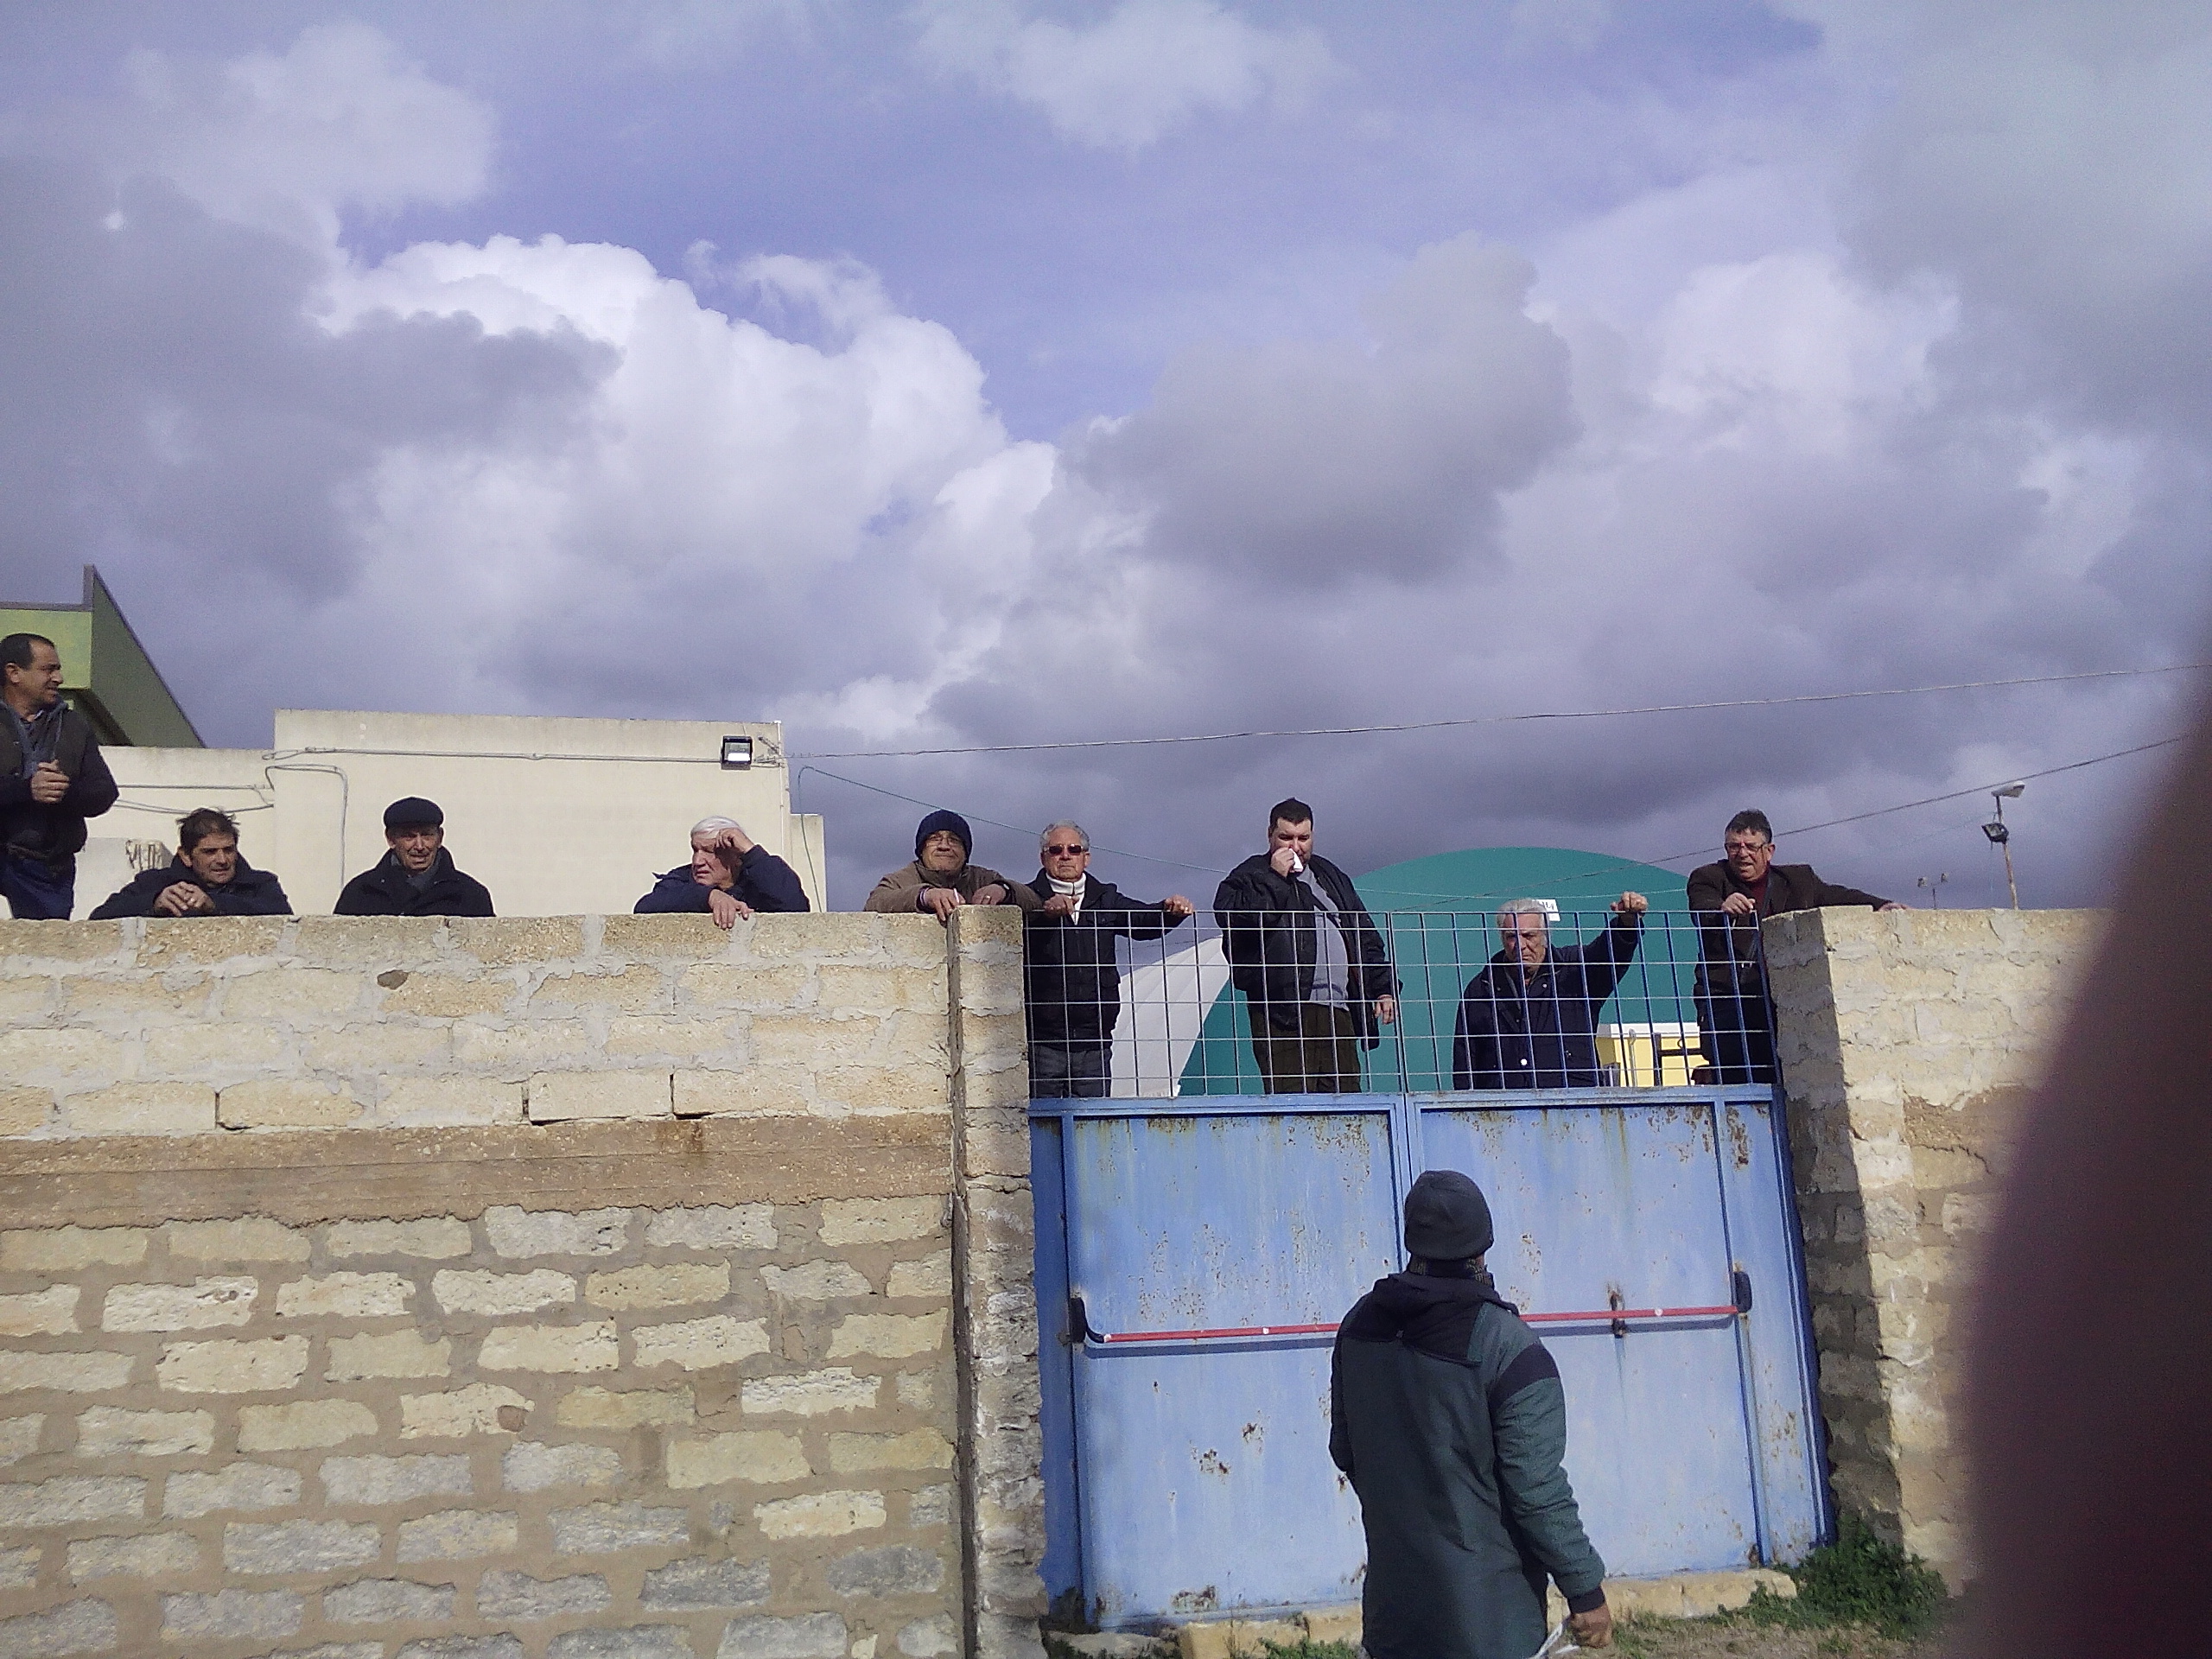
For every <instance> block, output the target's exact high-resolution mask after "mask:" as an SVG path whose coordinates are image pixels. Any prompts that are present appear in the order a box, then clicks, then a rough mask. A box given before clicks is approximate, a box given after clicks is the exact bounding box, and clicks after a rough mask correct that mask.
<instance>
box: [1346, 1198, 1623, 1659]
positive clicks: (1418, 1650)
mask: <svg viewBox="0 0 2212 1659" xmlns="http://www.w3.org/2000/svg"><path fill="white" fill-rule="evenodd" d="M1405 1236H1406V1254H1407V1255H1408V1257H1410V1258H1411V1260H1409V1261H1408V1263H1407V1268H1406V1271H1405V1272H1403V1273H1395V1274H1391V1275H1390V1276H1389V1278H1387V1279H1381V1280H1377V1281H1376V1284H1375V1287H1374V1289H1372V1290H1370V1291H1369V1292H1368V1293H1367V1294H1366V1295H1364V1296H1363V1297H1361V1298H1360V1299H1359V1300H1358V1302H1357V1304H1356V1305H1354V1306H1353V1308H1352V1310H1351V1313H1347V1314H1346V1315H1345V1316H1344V1323H1343V1324H1342V1325H1340V1326H1339V1327H1338V1332H1337V1346H1336V1355H1335V1358H1334V1361H1333V1363H1332V1367H1331V1375H1330V1389H1329V1393H1330V1405H1331V1414H1332V1421H1331V1424H1330V1431H1329V1455H1330V1457H1332V1459H1335V1460H1336V1465H1337V1467H1338V1468H1339V1469H1341V1470H1343V1471H1344V1473H1345V1475H1346V1476H1348V1477H1349V1478H1351V1484H1352V1490H1353V1491H1357V1493H1358V1494H1359V1506H1360V1516H1361V1520H1362V1522H1363V1523H1364V1525H1365V1527H1366V1529H1367V1590H1366V1597H1365V1605H1364V1609H1363V1621H1364V1630H1363V1642H1362V1645H1363V1647H1364V1648H1365V1649H1366V1650H1367V1653H1368V1655H1369V1656H1370V1659H1532V1656H1533V1655H1535V1652H1536V1650H1537V1649H1539V1648H1540V1647H1541V1646H1542V1645H1543V1642H1544V1636H1545V1619H1544V1585H1545V1581H1546V1580H1552V1581H1553V1582H1555V1583H1556V1584H1557V1585H1558V1586H1559V1588H1560V1594H1561V1595H1562V1596H1564V1597H1566V1598H1567V1626H1568V1629H1569V1630H1571V1631H1572V1633H1573V1637H1574V1639H1575V1640H1576V1641H1577V1642H1579V1643H1581V1644H1582V1645H1583V1646H1584V1647H1587V1648H1602V1647H1604V1646H1605V1645H1606V1644H1607V1643H1609V1642H1611V1640H1612V1629H1613V1621H1612V1615H1611V1612H1610V1611H1607V1609H1606V1606H1605V1588H1604V1581H1605V1563H1604V1562H1603V1561H1601V1560H1599V1559H1598V1552H1597V1551H1596V1550H1594V1549H1592V1548H1591V1547H1590V1540H1589V1539H1588V1538H1587V1537H1586V1536H1585V1535H1584V1534H1583V1531H1582V1517H1581V1515H1580V1512H1579V1511H1578V1510H1576V1508H1575V1505H1574V1492H1573V1488H1572V1487H1570V1486H1569V1485H1568V1484H1567V1471H1565V1470H1564V1469H1563V1468H1562V1467H1561V1466H1560V1462H1561V1459H1564V1458H1565V1456H1566V1455H1567V1397H1566V1395H1564V1394H1563V1393H1562V1392H1561V1391H1560V1382H1559V1368H1558V1366H1556V1365H1554V1363H1552V1357H1551V1355H1550V1354H1548V1352H1546V1351H1545V1349H1544V1344H1542V1343H1541V1342H1539V1341H1537V1340H1536V1338H1535V1335H1534V1333H1532V1332H1530V1331H1529V1327H1528V1326H1527V1325H1523V1324H1522V1322H1521V1317H1520V1315H1519V1314H1518V1313H1516V1312H1515V1311H1514V1308H1513V1306H1512V1305H1511V1304H1510V1303H1509V1302H1507V1301H1505V1300H1503V1299H1502V1298H1501V1297H1500V1296H1499V1295H1498V1294H1497V1287H1495V1286H1494V1285H1493V1284H1492V1282H1491V1276H1490V1274H1488V1273H1487V1272H1485V1271H1484V1268H1483V1255H1484V1252H1486V1251H1487V1250H1488V1249H1490V1247H1491V1236H1492V1233H1491V1216H1490V1205H1489V1203H1488V1202H1487V1201H1486V1200H1485V1199H1484V1197H1483V1194H1482V1189H1481V1188H1480V1187H1478V1186H1477V1185H1475V1184H1474V1182H1472V1181H1471V1180H1470V1179H1467V1177H1465V1175H1462V1174H1460V1173H1459V1172H1458V1171H1457V1170H1430V1171H1429V1172H1428V1173H1426V1174H1424V1175H1422V1176H1421V1178H1420V1179H1418V1180H1416V1181H1414V1185H1413V1191H1412V1192H1408V1194H1407V1195H1406V1234H1405Z"/></svg>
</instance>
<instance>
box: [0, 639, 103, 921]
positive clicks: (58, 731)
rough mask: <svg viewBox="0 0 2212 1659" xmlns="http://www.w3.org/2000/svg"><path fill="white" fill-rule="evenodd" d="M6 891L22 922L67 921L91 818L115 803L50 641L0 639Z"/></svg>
mask: <svg viewBox="0 0 2212 1659" xmlns="http://www.w3.org/2000/svg"><path fill="white" fill-rule="evenodd" d="M0 709H3V710H4V712H0V893H5V894H6V896H7V899H8V909H9V912H10V914H12V915H14V916H15V917H16V918H18V919H19V920H22V921H47V922H54V921H67V920H68V919H69V912H71V911H72V910H73V909H74V908H75V907H76V903H77V855H78V853H79V851H80V850H82V849H83V848H84V845H85V820H86V818H96V817H99V815H100V814H101V813H103V812H105V811H106V810H108V808H110V807H111V806H113V805H114V804H115V779H114V778H113V777H112V776H111V775H110V774H109V772H108V769H107V762H106V761H105V760H103V759H102V758H101V756H100V745H99V738H97V737H96V736H94V735H93V733H92V721H89V720H86V718H85V717H84V715H80V714H79V713H78V712H77V711H76V710H75V709H72V708H70V707H69V706H68V704H67V703H65V702H62V701H61V653H60V652H58V651H56V650H55V649H54V641H53V640H51V639H48V638H47V637H46V636H45V635H44V634H39V633H11V634H10V635H8V636H7V638H6V639H0Z"/></svg>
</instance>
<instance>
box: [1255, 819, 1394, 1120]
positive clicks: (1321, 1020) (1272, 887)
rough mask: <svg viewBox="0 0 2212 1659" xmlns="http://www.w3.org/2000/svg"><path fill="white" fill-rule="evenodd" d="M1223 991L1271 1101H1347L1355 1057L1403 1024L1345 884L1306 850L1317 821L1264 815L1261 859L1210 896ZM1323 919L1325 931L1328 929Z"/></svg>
mask: <svg viewBox="0 0 2212 1659" xmlns="http://www.w3.org/2000/svg"><path fill="white" fill-rule="evenodd" d="M1213 906H1214V919H1215V920H1216V921H1217V922H1218V923H1219V924H1220V925H1221V948H1222V954H1223V955H1224V956H1225V957H1228V958H1229V978H1230V983H1231V984H1233V985H1235V986H1236V988H1237V989H1238V990H1240V991H1242V992H1243V993H1244V1000H1245V1003H1246V1012H1247V1014H1248V1015H1249V1018H1250V1020H1251V1022H1252V1058H1254V1059H1255V1060H1256V1061H1257V1062H1258V1063H1259V1067H1260V1078H1261V1086H1262V1088H1263V1089H1264V1090H1266V1091H1267V1092H1268V1094H1271V1095H1281V1094H1302V1093H1310V1094H1351V1093H1354V1092H1356V1091H1357V1090H1358V1088H1359V1083H1360V1076H1359V1073H1360V1066H1359V1052H1360V1050H1361V1049H1363V1048H1373V1047H1375V1046H1376V1045H1377V1044H1378V1043H1380V1042H1381V1041H1382V1036H1381V1033H1380V1029H1379V1028H1380V1027H1383V1026H1387V1025H1389V1024H1390V1023H1391V1022H1392V1021H1393V1020H1395V1019H1396V1018H1397V1017H1398V997H1397V990H1398V982H1397V980H1396V978H1395V976H1393V975H1392V974H1391V972H1390V957H1389V951H1388V950H1385V949H1384V947H1383V936H1382V934H1381V933H1379V932H1377V931H1376V927H1375V921H1374V918H1372V917H1370V915H1369V914H1368V913H1367V906H1365V905H1363V904H1362V903H1361V902H1360V899H1359V894H1358V893H1356V892H1354V891H1353V889H1352V885H1351V877H1350V876H1348V875H1346V874H1344V872H1343V871H1342V870H1340V869H1338V868H1337V867H1336V866H1335V865H1334V864H1332V863H1331V862H1330V861H1328V860H1327V859H1325V858H1323V857H1322V856H1321V855H1319V854H1318V853H1316V852H1315V851H1314V850H1313V808H1312V807H1310V806H1308V805H1306V803H1305V802H1303V801H1301V800H1300V799H1298V798H1296V797H1293V798H1290V799H1288V800H1283V801H1277V802H1276V803H1275V804H1274V807H1273V808H1272V809H1270V810H1269V811H1268V850H1267V851H1266V852H1264V853H1255V854H1254V855H1252V856H1251V857H1249V858H1248V859H1246V860H1245V861H1243V863H1242V864H1239V865H1238V866H1237V867H1236V868H1235V869H1233V870H1231V871H1230V873H1229V874H1228V877H1227V878H1226V879H1225V880H1224V881H1223V882H1222V884H1221V886H1220V887H1217V888H1216V889H1215V890H1214V895H1213ZM1324 918H1325V919H1324Z"/></svg>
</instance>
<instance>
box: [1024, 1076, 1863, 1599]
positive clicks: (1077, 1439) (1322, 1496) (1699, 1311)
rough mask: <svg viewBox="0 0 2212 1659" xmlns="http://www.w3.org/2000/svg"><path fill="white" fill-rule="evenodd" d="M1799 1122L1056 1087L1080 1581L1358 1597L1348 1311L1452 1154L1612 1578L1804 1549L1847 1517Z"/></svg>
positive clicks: (1054, 1175)
mask: <svg viewBox="0 0 2212 1659" xmlns="http://www.w3.org/2000/svg"><path fill="white" fill-rule="evenodd" d="M1778 1116H1779V1113H1778V1109H1777V1105H1776V1103H1775V1100H1774V1097H1773V1095H1772V1092H1771V1091H1770V1090H1768V1089H1765V1088H1764V1087H1756V1086H1753V1087H1737V1088H1710V1087H1708V1088H1653V1089H1634V1090H1625V1089H1619V1088H1610V1089H1602V1090H1587V1091H1583V1090H1549V1091H1545V1092H1542V1093H1541V1094H1536V1093H1530V1094H1521V1095H1510V1094H1498V1093H1491V1094H1487V1095H1480V1096H1469V1095H1465V1094H1458V1095H1426V1094H1360V1095H1344V1096H1272V1097H1268V1096H1184V1097H1179V1098H1169V1097H1155V1098H1149V1099H1145V1098H1122V1099H1100V1100H1039V1101H1038V1102H1036V1103H1033V1107H1032V1109H1031V1127H1032V1147H1033V1174H1034V1182H1035V1192H1036V1200H1037V1223H1038V1229H1037V1232H1038V1247H1037V1291H1038V1306H1039V1324H1040V1327H1041V1336H1042V1344H1041V1349H1040V1352H1041V1355H1042V1360H1041V1370H1042V1383H1043V1390H1044V1395H1043V1417H1044V1427H1045V1440H1046V1470H1045V1476H1046V1517H1047V1531H1048V1538H1049V1548H1048V1552H1047V1555H1046V1583H1047V1586H1048V1587H1049V1588H1050V1589H1051V1590H1052V1592H1053V1593H1054V1595H1055V1598H1056V1599H1058V1600H1060V1601H1061V1602H1062V1604H1063V1605H1067V1604H1070V1603H1072V1604H1074V1605H1076V1606H1077V1607H1079V1608H1080V1610H1081V1611H1082V1612H1083V1613H1084V1615H1085V1616H1086V1617H1087V1618H1089V1619H1090V1620H1093V1621H1095V1622H1096V1623H1097V1624H1100V1625H1102V1626H1104V1627H1108V1628H1113V1627H1127V1626H1132V1625H1141V1624H1146V1623H1147V1622H1150V1621H1154V1620H1157V1619H1161V1618H1175V1617H1179V1616H1189V1615H1192V1614H1198V1613H1204V1612H1207V1611H1215V1610H1226V1609H1230V1608H1248V1609H1254V1610H1260V1609H1266V1608H1271V1607H1286V1606H1299V1605H1309V1606H1310V1605H1325V1604H1328V1603H1332V1602H1344V1601H1351V1600H1353V1599H1357V1596H1358V1593H1359V1587H1360V1579H1361V1574H1362V1573H1363V1554H1364V1550H1363V1542H1362V1538H1361V1532H1360V1526H1359V1515H1358V1507H1357V1499H1356V1498H1355V1497H1353V1495H1352V1494H1351V1491H1349V1490H1348V1488H1347V1487H1346V1485H1345V1483H1344V1481H1343V1480H1342V1479H1341V1478H1339V1477H1338V1474H1337V1471H1336V1470H1335V1469H1334V1467H1333V1466H1332V1465H1331V1463H1330V1461H1329V1457H1328V1426H1329V1414H1328V1394H1329V1350H1330V1344H1331V1340H1332V1330H1333V1326H1334V1325H1335V1322H1336V1320H1337V1319H1339V1318H1340V1317H1341V1316H1342V1315H1343V1313H1344V1312H1345V1311H1346V1310H1347V1309H1348V1308H1349V1307H1350V1306H1351V1304H1352V1302H1353V1301H1354V1300H1357V1297H1358V1296H1359V1295H1360V1294H1361V1293H1362V1292H1363V1291H1364V1290H1365V1289H1366V1288H1367V1287H1368V1286H1369V1285H1370V1284H1371V1283H1372V1282H1373V1281H1375V1280H1376V1278H1379V1277H1381V1276H1382V1275H1383V1274H1388V1273H1390V1272H1393V1271H1395V1270H1396V1269H1397V1268H1400V1267H1401V1266H1402V1265H1403V1260H1404V1258H1403V1255H1402V1249H1401V1243H1400V1240H1399V1236H1398V1219H1399V1211H1400V1207H1401V1205H1402V1199H1403V1197H1404V1194H1405V1192H1406V1189H1407V1188H1408V1186H1409V1185H1411V1182H1412V1180H1413V1178H1414V1175H1415V1174H1416V1173H1418V1172H1420V1171H1421V1170H1422V1169H1426V1168H1452V1169H1459V1170H1464V1171H1465V1172H1466V1173H1468V1174H1470V1175H1471V1176H1473V1177H1474V1179H1476V1180H1477V1181H1478V1182H1479V1183H1481V1185H1482V1186H1483V1189H1484V1192H1486V1193H1488V1194H1489V1196H1490V1200H1491V1210H1492V1212H1493V1214H1494V1216H1495V1217H1496V1219H1497V1233H1498V1236H1497V1244H1496V1246H1495V1247H1494V1249H1492V1251H1491V1268H1492V1271H1493V1272H1494V1274H1495V1275H1496V1277H1497V1283H1498V1287H1499V1289H1500V1291H1501V1293H1502V1294H1504V1295H1505V1297H1506V1298H1507V1299H1508V1300H1510V1301H1513V1302H1515V1303H1516V1304H1517V1305H1518V1306H1520V1307H1521V1308H1522V1311H1523V1313H1524V1315H1525V1316H1526V1317H1529V1319H1531V1320H1532V1322H1534V1323H1535V1324H1536V1325H1537V1328H1538V1329H1539V1331H1540V1332H1541V1334H1542V1335H1543V1337H1544V1338H1545V1340H1546V1343H1547V1344H1548V1346H1549V1347H1550V1349H1551V1351H1552V1352H1553V1354H1554V1357H1556V1358H1557V1360H1558V1363H1559V1367H1560V1376H1561V1378H1562V1380H1563V1382H1564V1383H1565V1386H1566V1389H1567V1407H1568V1421H1569V1449H1568V1453H1567V1467H1568V1471H1569V1473H1570V1475H1571V1476H1572V1477H1573V1482H1574V1488H1575V1492H1576V1494H1577V1496H1578V1497H1579V1498H1580V1502H1581V1505H1582V1512H1583V1516H1584V1520H1585V1522H1586V1525H1587V1526H1588V1528H1589V1530H1590V1533H1591V1536H1592V1541H1594V1542H1595V1543H1596V1544H1597V1546H1598V1548H1599V1551H1600V1552H1601V1553H1602V1554H1604V1556H1605V1560H1606V1563H1607V1567H1608V1568H1609V1570H1610V1571H1611V1573H1613V1574H1615V1575H1617V1576H1645V1575H1649V1574H1656V1573H1671V1572H1685V1571H1692V1570H1700V1569H1712V1568H1719V1567H1737V1566H1742V1565H1745V1564H1746V1563H1758V1562H1767V1563H1772V1562H1778V1561H1788V1560H1796V1558H1797V1557H1799V1556H1800V1555H1802V1554H1803V1553H1804V1552H1805V1551H1806V1550H1807V1549H1808V1548H1811V1547H1812V1546H1813V1545H1815V1543H1817V1542H1819V1541H1821V1538H1822V1537H1824V1536H1826V1535H1827V1532H1828V1529H1829V1516H1828V1513H1827V1494H1826V1487H1825V1482H1824V1478H1823V1474H1822V1466H1821V1446H1820V1444H1819V1438H1818V1436H1819V1429H1818V1423H1819V1418H1818V1414H1817V1412H1816V1409H1815V1400H1814V1394H1813V1381H1814V1372H1813V1357H1812V1351H1811V1343H1810V1337H1809V1329H1808V1320H1807V1312H1806V1296H1805V1287H1804V1282H1803V1269H1802V1250H1801V1248H1800V1244H1799V1237H1798V1234H1797V1231H1796V1217H1795V1209H1794V1204H1793V1200H1792V1195H1791V1191H1790V1185H1789V1170H1788V1163H1787V1157H1788V1154H1787V1151H1786V1148H1785V1146H1784V1142H1783V1138H1782V1135H1781V1133H1780V1127H1779V1123H1778V1121H1777V1120H1778Z"/></svg>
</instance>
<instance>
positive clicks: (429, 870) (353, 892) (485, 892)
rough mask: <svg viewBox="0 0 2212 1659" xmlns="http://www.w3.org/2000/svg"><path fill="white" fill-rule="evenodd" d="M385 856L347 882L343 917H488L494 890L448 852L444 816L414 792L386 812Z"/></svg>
mask: <svg viewBox="0 0 2212 1659" xmlns="http://www.w3.org/2000/svg"><path fill="white" fill-rule="evenodd" d="M384 841H385V848H386V849H387V850H386V851H385V855H384V856H383V858H381V859H379V860H378V861H377V863H376V864H375V865H374V866H373V867H372V868H369V869H365V870H363V871H362V872H361V873H360V874H359V875H357V876H355V877H354V878H353V880H351V881H348V882H347V883H346V890H345V891H344V892H343V893H340V894H339V895H338V906H337V913H338V914H339V915H340V916H490V915H493V914H494V913H495V912H493V908H492V893H491V890H490V889H489V888H487V887H485V885H484V884H483V883H482V882H481V881H479V880H476V878H475V877H474V876H471V875H466V874H462V872H461V869H460V868H459V867H458V866H456V865H455V864H454V861H453V855H452V854H451V853H449V852H448V851H447V850H446V815H445V813H444V812H443V811H442V810H440V809H439V806H438V804H437V803H436V802H435V801H426V800H424V799H423V798H422V797H421V796H420V795H410V796H408V797H406V798H404V800H397V801H394V802H393V803H392V804H391V805H390V806H387V807H386V808H385V810H384Z"/></svg>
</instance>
